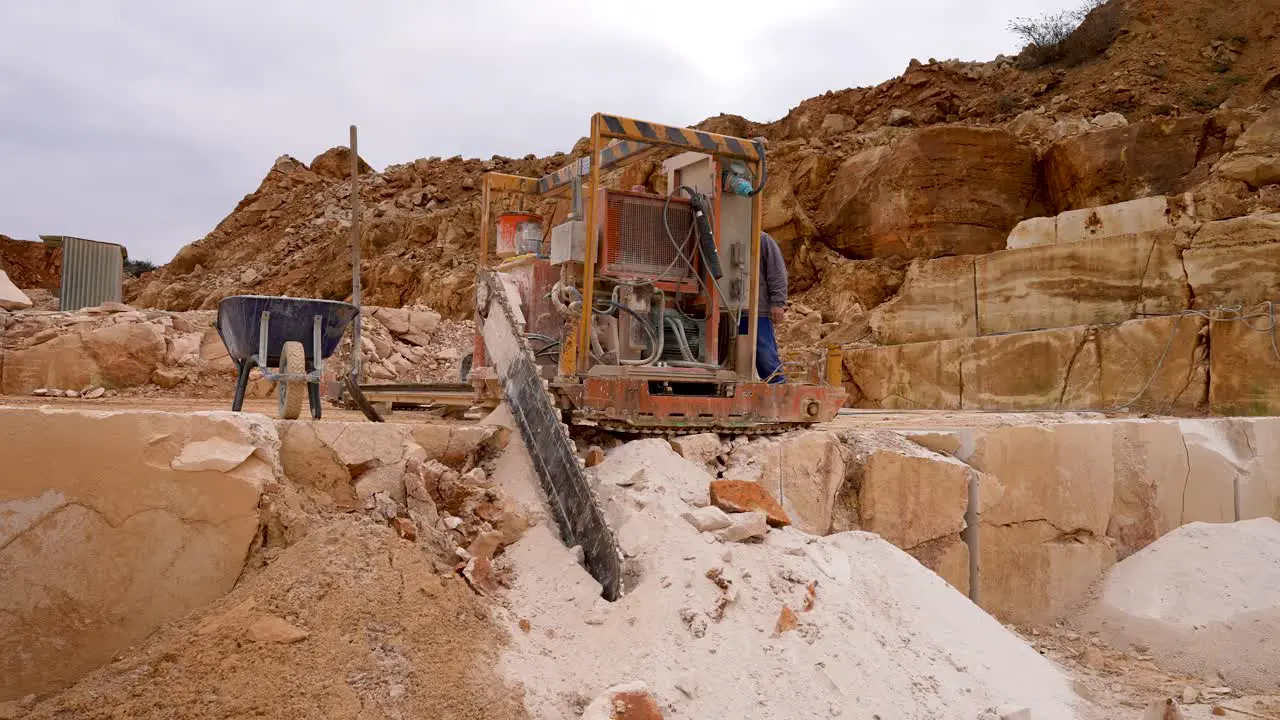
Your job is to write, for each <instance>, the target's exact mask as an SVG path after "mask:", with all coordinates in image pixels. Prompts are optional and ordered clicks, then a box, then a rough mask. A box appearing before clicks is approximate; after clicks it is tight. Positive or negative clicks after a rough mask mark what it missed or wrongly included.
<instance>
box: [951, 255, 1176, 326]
mask: <svg viewBox="0 0 1280 720" xmlns="http://www.w3.org/2000/svg"><path fill="white" fill-rule="evenodd" d="M1175 237H1176V231H1173V230H1168V231H1162V232H1152V233H1142V234H1137V235H1125V236H1121V237H1109V238H1104V239H1098V240H1084V241H1080V242H1073V243H1067V244H1058V245H1053V246H1046V247H1036V248H1027V249H1023V250H1004V251H1001V252H995V253H991V254H988V255H983V256H980V257H978V258H977V260H976V261H975V266H974V272H975V277H976V280H975V286H976V288H977V301H976V302H977V316H978V332H977V334H979V335H991V334H995V333H1007V332H1017V331H1022V330H1036V329H1040V328H1060V327H1071V326H1075V325H1093V324H1098V323H1110V322H1122V321H1125V320H1130V319H1132V318H1134V317H1137V316H1138V315H1139V314H1141V313H1151V314H1155V313H1170V312H1178V311H1180V310H1183V309H1186V308H1187V307H1188V303H1189V298H1188V294H1187V282H1186V277H1185V275H1184V274H1183V271H1182V263H1181V261H1180V259H1179V257H1178V249H1177V247H1176V245H1175V244H1174V239H1175ZM935 339H940V338H935Z"/></svg>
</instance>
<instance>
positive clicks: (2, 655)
mask: <svg viewBox="0 0 1280 720" xmlns="http://www.w3.org/2000/svg"><path fill="white" fill-rule="evenodd" d="M277 444H278V440H277V438H276V433H275V428H274V426H272V425H271V424H269V423H267V422H265V419H264V418H260V417H254V416H241V415H233V414H230V413H196V414H186V415H174V414H167V413H148V412H114V413H105V414H103V413H79V412H55V411H39V410H17V409H0V466H2V467H4V468H6V472H5V476H6V481H5V483H4V484H3V487H0V509H2V512H0V516H7V519H6V520H5V522H4V523H3V525H0V532H2V533H3V537H2V538H0V540H2V542H0V547H2V549H0V610H3V612H0V628H2V629H3V632H0V645H2V646H3V648H2V651H0V674H3V676H4V677H5V679H6V681H5V683H4V685H3V686H2V687H0V693H2V694H0V699H3V700H8V699H12V698H18V697H22V696H23V695H25V694H27V693H29V692H35V693H44V692H47V691H50V690H54V689H58V688H60V687H62V686H64V685H66V684H69V683H70V682H72V681H74V680H75V679H76V678H78V677H80V676H81V675H82V674H84V673H85V672H87V671H88V670H90V669H93V668H94V667H96V666H98V665H101V664H104V663H106V662H107V661H109V660H110V659H111V657H112V656H113V655H114V654H115V653H116V652H118V651H120V650H122V649H124V648H126V647H128V646H129V645H130V644H132V643H134V642H136V641H138V640H140V639H142V638H143V637H145V636H146V635H147V634H148V633H150V632H151V631H152V630H154V629H155V628H156V627H158V626H159V625H161V624H163V623H165V622H168V621H170V620H174V619H177V618H179V617H182V616H183V615H185V614H186V613H188V612H190V611H192V610H194V609H196V608H199V607H201V606H202V605H204V604H205V603H208V602H210V601H212V600H214V599H216V598H218V597H220V596H221V595H222V594H224V593H226V592H227V591H229V590H230V589H231V587H232V586H233V585H234V584H235V582H236V578H238V577H239V576H240V572H241V570H242V568H243V565H244V560H245V555H246V553H247V552H248V549H249V545H250V543H251V542H252V541H253V539H254V537H255V536H256V534H257V530H258V522H259V518H258V500H259V496H260V495H261V493H262V490H263V487H264V486H265V485H266V484H267V483H271V482H273V481H274V480H275V478H276V468H275V457H276V445H277ZM51 568H56V569H57V571H56V572H50V569H51ZM68 618H75V621H74V622H67V619H68Z"/></svg>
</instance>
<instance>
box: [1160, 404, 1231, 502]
mask: <svg viewBox="0 0 1280 720" xmlns="http://www.w3.org/2000/svg"><path fill="white" fill-rule="evenodd" d="M1179 426H1180V428H1181V430H1182V440H1183V443H1184V444H1185V453H1186V457H1187V463H1188V468H1187V476H1186V480H1185V483H1184V486H1183V488H1182V493H1181V494H1180V495H1171V496H1169V495H1167V496H1165V498H1164V501H1165V502H1166V503H1168V505H1167V506H1166V508H1165V509H1164V511H1163V512H1164V513H1166V514H1168V515H1169V516H1171V517H1176V518H1177V519H1178V522H1177V524H1178V525H1182V524H1184V523H1189V522H1195V521H1203V522H1234V521H1235V520H1236V519H1237V518H1236V485H1237V483H1239V482H1240V481H1241V476H1242V475H1243V474H1244V473H1245V465H1246V463H1247V462H1248V460H1250V459H1251V458H1252V455H1253V453H1252V451H1251V450H1250V449H1249V448H1248V447H1247V442H1248V441H1247V439H1246V437H1245V435H1244V433H1243V432H1242V428H1241V427H1240V426H1238V425H1236V424H1234V423H1230V422H1224V421H1220V420H1182V421H1179Z"/></svg>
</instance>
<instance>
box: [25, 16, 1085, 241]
mask: <svg viewBox="0 0 1280 720" xmlns="http://www.w3.org/2000/svg"><path fill="white" fill-rule="evenodd" d="M1067 4H1069V1H1068V0H965V1H963V2H961V1H958V0H956V1H953V0H905V1H901V2H884V1H883V0H784V1H782V2H779V1H778V0H738V1H737V2H728V1H727V0H648V1H647V2H643V3H633V2H618V1H617V0H597V1H596V2H593V3H586V2H581V1H578V0H574V1H570V0H490V1H486V0H469V1H466V0H464V1H463V2H457V1H440V2H437V1H433V0H416V1H414V0H366V1H365V2H356V1H355V0H348V1H347V2H337V1H336V0H274V1H273V0H256V1H255V0H217V1H216V2H215V1H214V0H184V1H182V2H175V1H173V0H131V1H125V0H78V1H75V0H38V1H37V0H0V233H3V234H6V235H10V236H13V237H17V238H24V239H35V238H36V237H37V236H38V235H40V234H59V235H76V236H80V237H88V238H94V239H99V240H107V241H111V242H118V243H122V244H124V245H125V246H126V247H127V248H128V250H129V254H130V256H131V257H133V258H148V259H151V260H153V261H155V262H157V263H160V262H166V261H168V260H169V258H171V257H172V256H173V254H174V252H176V251H177V250H178V248H180V247H181V246H183V245H184V244H186V243H188V242H191V241H192V240H195V239H197V238H199V237H201V236H202V235H204V234H205V233H207V232H208V231H209V230H211V229H213V226H214V225H215V224H217V222H218V221H219V220H220V219H221V218H223V217H224V216H225V215H226V214H227V213H228V212H230V210H231V209H232V207H233V206H234V205H235V203H236V202H237V201H239V199H240V198H241V197H242V196H244V195H245V194H246V193H249V192H251V191H252V190H254V189H255V188H256V187H257V184H258V182H259V181H260V180H261V179H262V176H263V175H264V174H265V173H266V171H267V170H268V169H269V168H270V166H271V163H272V162H273V161H274V159H275V158H276V157H277V156H279V155H281V154H290V155H293V156H295V157H297V158H299V159H300V160H302V161H303V162H310V160H311V159H312V158H313V157H314V156H315V155H317V154H318V153H320V152H322V151H323V150H325V149H326V148H328V147H331V146H334V145H341V144H345V143H346V138H347V126H348V125H349V124H351V123H356V124H357V125H359V127H360V150H361V155H362V156H363V157H364V158H365V159H366V160H368V161H369V162H370V163H371V164H373V165H374V166H375V167H378V168H383V167H385V166H387V165H388V164H391V163H399V162H407V161H410V160H413V159H414V158H418V157H427V156H431V155H440V156H444V157H448V156H450V155H456V154H461V155H464V156H467V157H486V158H487V157H489V156H490V155H494V154H499V155H509V156H519V155H524V154H526V153H530V152H533V153H537V154H539V155H542V154H547V153H551V152H554V151H557V150H568V149H569V148H570V147H571V146H572V145H573V143H574V141H575V140H577V139H578V138H579V137H581V136H583V135H585V134H586V133H587V130H588V119H589V117H590V114H591V113H593V112H595V111H602V112H610V113H617V114H621V115H628V116H631V117H638V118H642V119H648V120H654V121H657V122H665V123H669V124H680V125H687V124H691V123H695V122H698V121H699V120H701V119H703V118H705V117H707V116H710V115H715V114H717V113H721V112H727V113H735V114H739V115H744V116H746V117H748V118H751V119H753V120H759V121H764V120H773V119H776V118H778V117H781V116H782V115H784V114H786V112H787V111H788V110H789V109H790V108H792V107H794V106H795V105H796V104H798V103H799V102H800V101H801V100H804V99H805V98H808V97H811V96H813V95H817V94H820V93H822V92H825V91H826V90H829V89H841V88H846V87H856V86H861V85H874V84H877V83H879V82H881V81H883V80H886V79H888V78H890V77H893V76H894V75H897V74H899V73H900V72H902V70H903V69H904V68H905V67H906V64H907V62H908V61H909V60H910V59H911V58H912V57H918V58H920V59H921V60H925V59H927V58H929V57H931V56H932V57H936V58H939V59H943V58H950V57H958V58H961V59H966V60H987V59H990V58H992V57H994V56H995V55H997V54H999V53H1002V52H1005V53H1011V52H1013V51H1015V50H1016V46H1017V42H1016V39H1015V38H1014V37H1013V36H1012V35H1011V34H1010V33H1009V32H1008V31H1007V30H1006V25H1007V22H1008V20H1009V19H1010V18H1012V17H1014V16H1017V15H1034V14H1038V13H1040V12H1042V11H1046V10H1056V9H1059V8H1061V7H1063V6H1064V5H1067ZM632 10H643V15H642V16H640V15H638V16H634V17H632V16H628V12H629V11H632ZM655 16H660V17H666V18H669V20H666V21H663V22H661V23H658V22H654V21H653V18H654V17H655Z"/></svg>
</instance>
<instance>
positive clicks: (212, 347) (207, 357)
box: [200, 330, 236, 375]
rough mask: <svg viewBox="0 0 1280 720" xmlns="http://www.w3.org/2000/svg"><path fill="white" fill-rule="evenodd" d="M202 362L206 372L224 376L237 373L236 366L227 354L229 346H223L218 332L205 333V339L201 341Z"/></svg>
mask: <svg viewBox="0 0 1280 720" xmlns="http://www.w3.org/2000/svg"><path fill="white" fill-rule="evenodd" d="M200 362H201V364H202V365H203V370H204V372H208V373H220V374H224V375H230V374H234V373H235V372H236V364H235V362H234V361H233V360H232V359H231V355H230V354H229V353H227V346H226V345H225V344H223V342H222V338H221V337H220V336H219V335H218V331H217V330H205V331H204V337H203V338H202V339H201V341H200Z"/></svg>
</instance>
